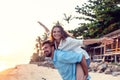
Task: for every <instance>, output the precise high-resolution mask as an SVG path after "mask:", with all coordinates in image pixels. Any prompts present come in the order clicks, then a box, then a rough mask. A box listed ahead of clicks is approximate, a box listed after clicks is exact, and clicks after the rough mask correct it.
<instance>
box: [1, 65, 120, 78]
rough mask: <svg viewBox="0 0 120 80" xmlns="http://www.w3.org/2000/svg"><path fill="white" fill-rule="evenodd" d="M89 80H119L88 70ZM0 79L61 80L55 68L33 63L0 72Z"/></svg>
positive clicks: (119, 76)
mask: <svg viewBox="0 0 120 80" xmlns="http://www.w3.org/2000/svg"><path fill="white" fill-rule="evenodd" d="M89 74H90V76H91V80H119V79H120V75H118V76H112V75H110V74H104V73H97V72H90V73H89ZM0 80H62V79H61V76H60V75H59V73H58V71H57V70H56V69H52V68H50V67H43V66H37V65H35V64H22V65H17V66H16V67H14V68H10V69H7V70H4V71H2V72H0Z"/></svg>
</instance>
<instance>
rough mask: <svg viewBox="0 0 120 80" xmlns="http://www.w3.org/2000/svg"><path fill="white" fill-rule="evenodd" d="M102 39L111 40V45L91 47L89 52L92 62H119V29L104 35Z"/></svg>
mask: <svg viewBox="0 0 120 80" xmlns="http://www.w3.org/2000/svg"><path fill="white" fill-rule="evenodd" d="M104 37H109V38H113V39H114V42H113V44H110V45H105V44H104V45H103V44H102V45H99V46H96V47H92V48H91V50H90V51H89V53H90V56H91V59H92V60H94V61H101V60H105V61H109V62H120V29H118V30H116V31H114V32H111V33H109V34H107V35H104Z"/></svg>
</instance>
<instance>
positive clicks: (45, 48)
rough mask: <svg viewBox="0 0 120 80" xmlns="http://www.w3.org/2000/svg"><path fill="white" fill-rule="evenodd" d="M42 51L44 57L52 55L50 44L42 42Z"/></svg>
mask: <svg viewBox="0 0 120 80" xmlns="http://www.w3.org/2000/svg"><path fill="white" fill-rule="evenodd" d="M42 49H43V52H44V54H45V56H46V57H51V55H52V47H51V46H50V44H47V43H46V44H44V45H43V47H42Z"/></svg>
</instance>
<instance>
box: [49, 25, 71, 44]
mask: <svg viewBox="0 0 120 80" xmlns="http://www.w3.org/2000/svg"><path fill="white" fill-rule="evenodd" d="M56 27H57V28H59V29H60V31H61V34H62V39H63V40H64V39H66V38H67V37H69V36H70V35H69V34H68V33H67V32H66V31H65V30H64V28H63V27H62V26H61V25H60V24H56V25H55V26H53V28H52V30H51V35H50V40H51V41H52V42H53V41H54V40H55V38H54V37H53V29H54V28H56Z"/></svg>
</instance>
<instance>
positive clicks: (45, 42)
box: [42, 40, 54, 46]
mask: <svg viewBox="0 0 120 80" xmlns="http://www.w3.org/2000/svg"><path fill="white" fill-rule="evenodd" d="M45 44H50V46H54V44H53V42H51V41H50V40H46V41H44V42H43V43H42V46H44V45H45Z"/></svg>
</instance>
